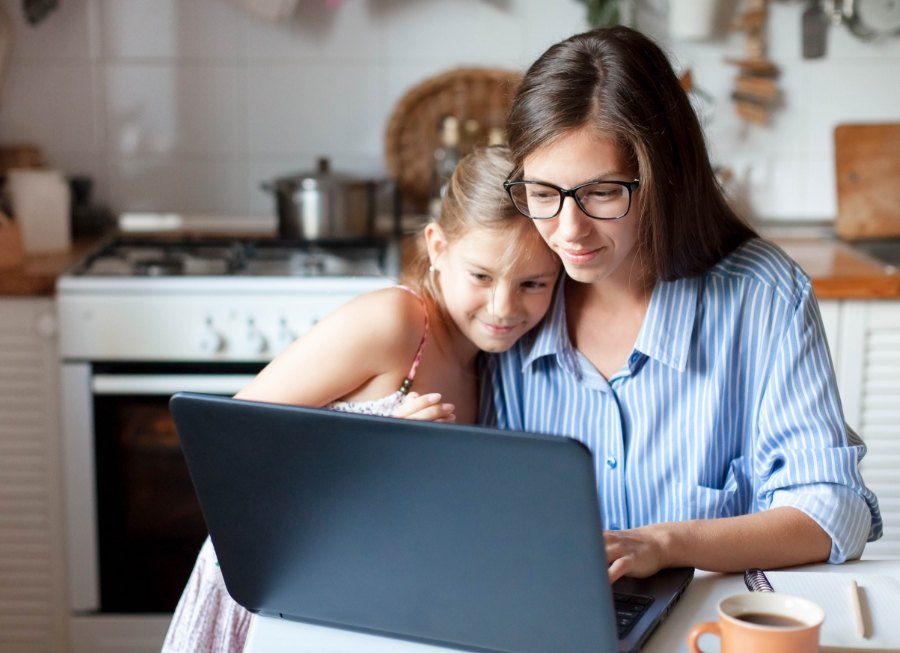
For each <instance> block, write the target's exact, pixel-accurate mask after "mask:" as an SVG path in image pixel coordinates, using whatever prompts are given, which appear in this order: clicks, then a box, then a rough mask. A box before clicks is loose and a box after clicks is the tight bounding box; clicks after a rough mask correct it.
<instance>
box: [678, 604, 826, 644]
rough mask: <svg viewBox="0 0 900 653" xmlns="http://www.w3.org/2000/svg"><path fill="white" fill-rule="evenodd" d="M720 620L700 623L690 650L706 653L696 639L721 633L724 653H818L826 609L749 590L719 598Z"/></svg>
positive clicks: (693, 636) (691, 634)
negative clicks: (757, 652) (762, 652)
mask: <svg viewBox="0 0 900 653" xmlns="http://www.w3.org/2000/svg"><path fill="white" fill-rule="evenodd" d="M716 609H717V611H718V613H719V620H718V621H708V622H706V623H702V624H697V625H696V626H694V627H693V628H692V629H691V632H690V633H689V634H688V639H687V642H688V647H689V648H690V650H691V653H703V652H702V651H701V650H700V647H699V646H698V644H697V640H698V639H699V638H700V636H701V635H703V634H704V633H711V634H715V635H718V636H719V637H720V638H721V640H722V653H755V652H756V651H765V652H766V653H818V651H819V629H820V628H821V627H822V622H823V621H825V611H824V610H822V608H820V607H819V606H818V605H816V604H815V603H813V602H812V601H807V600H806V599H801V598H800V597H797V596H791V595H790V594H779V593H777V592H746V593H743V594H735V595H734V596H729V597H727V598H724V599H722V600H721V601H719V604H718V606H716Z"/></svg>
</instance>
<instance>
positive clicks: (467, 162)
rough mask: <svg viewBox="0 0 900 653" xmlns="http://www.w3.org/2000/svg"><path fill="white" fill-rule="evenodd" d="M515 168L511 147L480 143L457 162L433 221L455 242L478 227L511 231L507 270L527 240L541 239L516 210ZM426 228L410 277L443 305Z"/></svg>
mask: <svg viewBox="0 0 900 653" xmlns="http://www.w3.org/2000/svg"><path fill="white" fill-rule="evenodd" d="M512 169H513V162H512V156H511V154H510V151H509V149H508V148H507V147H505V146H501V145H493V146H490V147H482V148H477V149H476V150H474V151H473V152H472V153H471V154H469V155H468V156H466V157H464V158H463V159H462V160H461V161H460V162H459V164H458V165H457V166H456V169H455V170H454V172H453V176H452V177H451V178H450V182H449V183H448V184H447V190H446V192H445V193H444V197H443V199H442V200H441V212H440V215H439V216H438V217H437V218H436V219H435V220H433V221H432V223H431V224H435V225H437V226H438V227H440V229H441V232H442V233H443V235H444V238H445V240H446V242H447V244H453V243H454V242H456V241H457V240H459V239H460V238H462V237H464V236H465V235H466V234H468V233H470V232H471V231H472V230H473V229H506V230H508V231H509V242H508V245H507V247H506V249H505V251H504V252H502V253H501V255H500V256H498V260H499V262H500V264H501V266H502V267H503V268H504V269H505V268H507V267H509V266H510V265H512V264H513V263H514V262H516V261H519V260H521V258H522V257H523V256H524V255H525V251H526V247H525V243H526V242H528V241H529V240H530V239H533V240H532V242H539V241H540V235H539V234H538V233H537V229H535V228H534V226H533V225H531V224H530V220H529V219H528V218H526V217H523V216H522V215H521V214H520V213H519V212H518V211H516V208H515V206H513V204H512V201H511V200H510V199H509V196H508V195H507V194H506V191H505V190H504V189H503V182H504V180H505V179H506V178H507V176H508V175H509V173H510V171H511V170H512ZM424 230H425V228H423V229H422V232H421V233H419V234H418V237H417V239H416V245H415V246H416V250H415V253H414V254H413V257H412V260H411V262H410V264H409V265H408V266H407V270H406V274H404V282H405V283H406V284H407V285H409V286H412V287H413V288H415V289H416V290H418V291H420V292H422V293H424V294H425V295H428V296H430V297H431V299H432V300H434V301H435V302H436V303H437V304H439V305H440V303H441V302H440V300H439V293H438V289H437V288H436V284H435V282H434V278H433V277H434V275H433V273H432V271H431V263H430V261H429V258H428V249H427V247H426V245H425V234H424Z"/></svg>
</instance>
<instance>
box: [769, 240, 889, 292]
mask: <svg viewBox="0 0 900 653" xmlns="http://www.w3.org/2000/svg"><path fill="white" fill-rule="evenodd" d="M767 237H768V238H769V240H771V241H772V242H774V243H775V244H777V245H778V246H779V247H781V248H782V249H783V250H784V251H785V252H786V253H787V255H788V256H790V257H791V258H792V259H794V260H795V261H797V263H799V264H800V267H802V268H803V270H804V271H805V272H806V274H808V275H809V277H810V278H811V279H812V282H813V290H815V292H816V297H817V298H818V299H820V300H822V299H894V300H900V273H898V271H897V270H896V269H894V268H890V267H888V266H886V265H884V264H883V263H881V262H880V261H877V260H875V259H873V258H871V257H870V256H868V255H866V254H864V253H863V252H861V251H859V250H857V249H854V248H853V247H852V246H850V245H848V244H847V243H844V242H842V241H839V240H836V239H834V238H822V237H821V236H775V235H769V236H767Z"/></svg>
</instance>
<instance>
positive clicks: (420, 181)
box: [385, 68, 522, 212]
mask: <svg viewBox="0 0 900 653" xmlns="http://www.w3.org/2000/svg"><path fill="white" fill-rule="evenodd" d="M521 80H522V75H521V74H519V73H516V72H512V71H507V70H497V69H492V68H459V69H456V70H451V71H448V72H445V73H442V74H440V75H437V76H435V77H431V78H429V79H426V80H425V81H423V82H421V83H420V84H418V85H416V86H414V87H413V88H412V89H410V90H409V91H408V92H407V93H406V94H405V95H404V96H403V97H402V98H400V100H399V101H398V102H397V105H396V106H395V107H394V111H393V113H392V114H391V117H390V120H389V121H388V127H387V134H386V136H385V158H386V162H387V169H388V174H389V175H390V176H391V178H392V179H393V180H394V181H395V182H396V183H397V185H398V187H399V189H400V192H401V193H402V196H403V199H404V202H406V203H407V204H408V207H407V208H408V209H410V210H414V211H419V212H422V211H424V210H425V207H426V206H427V204H428V199H429V195H430V193H431V185H432V177H433V170H434V151H435V149H436V148H437V147H438V146H439V145H440V133H439V126H440V123H441V121H442V119H443V118H444V117H445V116H455V117H456V118H458V119H459V121H460V123H461V124H463V123H465V122H466V121H467V120H469V119H475V120H477V121H478V123H479V125H480V127H481V131H482V132H483V133H484V134H485V135H486V134H487V133H488V131H489V130H490V129H493V128H500V129H503V128H504V126H505V124H506V114H507V113H508V111H509V107H510V104H511V103H512V99H513V96H514V94H515V92H516V89H517V88H518V85H519V83H520V82H521ZM483 142H486V136H485V139H484V141H483Z"/></svg>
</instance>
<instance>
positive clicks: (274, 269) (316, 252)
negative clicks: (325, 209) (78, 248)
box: [71, 238, 388, 277]
mask: <svg viewBox="0 0 900 653" xmlns="http://www.w3.org/2000/svg"><path fill="white" fill-rule="evenodd" d="M387 246H388V243H387V242H386V241H382V240H373V239H367V240H360V241H329V242H323V243H315V244H313V243H308V242H298V241H283V240H226V239H205V238H204V239H197V238H185V239H181V240H163V239H143V238H118V239H115V240H113V241H111V242H110V243H108V244H106V245H105V246H103V247H101V248H100V249H99V250H98V251H96V252H95V253H93V254H92V255H90V256H88V257H87V258H86V259H85V260H84V261H82V262H81V264H79V265H78V266H77V267H76V268H74V269H73V270H72V272H71V274H72V275H73V276H81V277H181V276H191V277H197V276H203V277H210V276H242V277H284V276H290V277H348V276H379V275H382V274H384V273H385V253H386V250H387Z"/></svg>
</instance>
